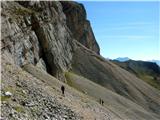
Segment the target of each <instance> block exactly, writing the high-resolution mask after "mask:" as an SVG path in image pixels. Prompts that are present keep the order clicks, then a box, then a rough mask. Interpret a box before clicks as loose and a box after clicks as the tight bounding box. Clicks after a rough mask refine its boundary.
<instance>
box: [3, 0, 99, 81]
mask: <svg viewBox="0 0 160 120" xmlns="http://www.w3.org/2000/svg"><path fill="white" fill-rule="evenodd" d="M2 8H3V9H2V28H3V29H2V49H3V51H4V52H6V51H7V53H9V54H10V55H12V58H13V62H14V63H15V64H17V65H20V66H22V65H24V64H27V63H31V64H34V65H36V64H38V65H42V66H41V67H42V68H44V69H46V70H47V71H48V72H49V73H50V74H52V75H54V76H56V77H57V78H59V79H62V80H64V75H63V73H64V72H65V71H67V70H69V69H70V68H71V60H72V54H73V49H74V47H76V46H75V45H74V40H75V39H76V40H77V41H79V42H80V43H82V44H83V45H85V46H86V47H87V48H89V49H91V50H93V51H95V52H96V53H98V54H99V46H98V44H97V42H96V40H95V37H94V34H93V32H92V29H91V26H90V24H89V21H87V20H86V12H85V9H84V7H83V6H82V5H81V4H77V3H75V2H61V3H60V2H33V1H32V2H17V3H15V2H3V3H2ZM69 8H71V11H70V9H69ZM76 9H77V10H78V11H76ZM67 11H68V12H67ZM71 13H72V14H71ZM74 14H76V16H77V17H74V16H75V15H74ZM45 67H46V68H45Z"/></svg>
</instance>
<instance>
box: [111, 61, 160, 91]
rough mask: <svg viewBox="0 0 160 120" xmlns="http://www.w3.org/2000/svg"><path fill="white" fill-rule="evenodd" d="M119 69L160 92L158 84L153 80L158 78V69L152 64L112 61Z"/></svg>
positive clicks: (159, 76) (159, 83) (159, 72)
mask: <svg viewBox="0 0 160 120" xmlns="http://www.w3.org/2000/svg"><path fill="white" fill-rule="evenodd" d="M113 62H114V63H115V64H117V65H118V66H120V67H121V68H123V69H125V70H127V71H129V72H131V73H132V74H135V75H136V76H137V77H139V78H140V79H142V80H143V81H145V82H146V83H148V84H150V85H151V86H153V87H155V88H157V89H159V90H160V82H158V80H156V79H155V78H158V79H159V78H160V75H159V74H160V68H159V67H158V65H156V64H155V63H152V62H144V61H133V60H129V61H126V62H119V61H113Z"/></svg>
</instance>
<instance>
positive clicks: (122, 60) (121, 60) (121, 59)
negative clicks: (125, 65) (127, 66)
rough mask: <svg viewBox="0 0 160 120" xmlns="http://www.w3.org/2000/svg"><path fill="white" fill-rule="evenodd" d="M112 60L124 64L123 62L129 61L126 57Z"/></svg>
mask: <svg viewBox="0 0 160 120" xmlns="http://www.w3.org/2000/svg"><path fill="white" fill-rule="evenodd" d="M114 60H117V61H119V62H125V61H128V60H130V58H128V57H118V58H116V59H114Z"/></svg>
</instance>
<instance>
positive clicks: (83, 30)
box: [61, 1, 100, 54]
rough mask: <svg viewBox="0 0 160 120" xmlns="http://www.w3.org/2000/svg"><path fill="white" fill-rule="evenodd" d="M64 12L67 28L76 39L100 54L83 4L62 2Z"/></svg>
mask: <svg viewBox="0 0 160 120" xmlns="http://www.w3.org/2000/svg"><path fill="white" fill-rule="evenodd" d="M61 4H62V6H63V12H64V14H65V15H66V20H67V26H68V27H69V29H70V30H71V32H72V34H73V36H74V38H75V39H76V40H78V42H80V43H81V44H83V45H84V46H86V47H87V48H89V49H91V50H92V51H95V52H96V53H97V54H100V49H99V45H98V44H97V42H96V39H95V37H94V34H93V31H92V28H91V25H90V22H89V20H87V18H86V11H85V8H84V6H83V5H82V4H77V3H76V2H66V1H61Z"/></svg>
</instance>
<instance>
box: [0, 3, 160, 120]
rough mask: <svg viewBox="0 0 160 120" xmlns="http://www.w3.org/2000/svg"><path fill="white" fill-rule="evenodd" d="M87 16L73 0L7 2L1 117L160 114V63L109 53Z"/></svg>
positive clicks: (119, 119) (151, 117)
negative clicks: (118, 58) (128, 60)
mask: <svg viewBox="0 0 160 120" xmlns="http://www.w3.org/2000/svg"><path fill="white" fill-rule="evenodd" d="M86 16H87V13H86V10H85V8H84V6H83V4H80V3H77V2H73V1H2V2H1V118H0V119H2V120H159V119H160V91H159V89H157V88H159V74H158V73H159V71H158V72H157V73H155V72H154V70H155V69H154V68H150V67H144V66H145V64H143V65H141V64H142V63H141V64H140V65H141V66H140V67H139V64H137V63H136V65H137V66H138V67H136V68H135V67H134V66H135V65H132V66H131V67H130V68H134V69H132V70H130V69H128V67H126V66H130V64H129V65H128V64H127V65H126V64H125V66H124V65H120V64H119V63H116V62H114V61H109V60H106V59H105V58H103V57H102V56H101V55H100V48H99V45H98V43H97V42H96V39H95V36H94V33H93V31H92V27H91V24H90V21H89V20H87V17H86ZM142 66H143V68H145V70H144V69H142ZM156 69H157V70H159V69H160V68H159V67H157V66H156ZM139 71H142V72H144V73H145V74H143V75H146V76H147V75H150V76H151V77H155V76H156V78H155V79H156V81H157V83H158V84H156V87H155V85H152V84H150V83H149V82H146V80H144V79H145V78H144V77H143V76H140V75H139V74H137V72H139ZM148 71H151V72H149V73H148ZM135 73H136V74H135ZM152 73H154V74H152ZM157 76H158V77H157ZM62 86H64V88H65V91H64V94H62V91H61V87H62ZM100 100H101V102H100ZM102 101H103V102H102Z"/></svg>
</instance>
